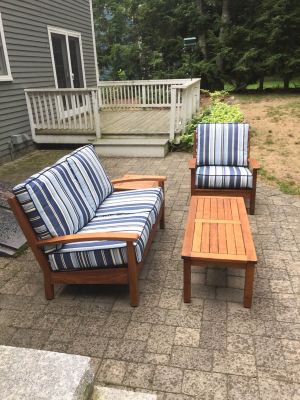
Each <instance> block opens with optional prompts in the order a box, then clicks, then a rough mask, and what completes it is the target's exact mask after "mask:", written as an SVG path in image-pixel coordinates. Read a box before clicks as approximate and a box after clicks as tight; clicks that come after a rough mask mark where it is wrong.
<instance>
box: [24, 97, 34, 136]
mask: <svg viewBox="0 0 300 400" xmlns="http://www.w3.org/2000/svg"><path fill="white" fill-rule="evenodd" d="M25 98H26V104H27V110H28V116H29V123H30V129H31V136H32V140H34V139H35V125H34V121H33V113H32V107H31V101H30V97H29V94H28V93H27V92H26V91H25Z"/></svg>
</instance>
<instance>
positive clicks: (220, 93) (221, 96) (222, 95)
mask: <svg viewBox="0 0 300 400" xmlns="http://www.w3.org/2000/svg"><path fill="white" fill-rule="evenodd" d="M209 96H210V98H211V101H212V103H215V102H217V101H224V100H226V99H227V98H228V97H229V93H228V92H227V91H226V90H217V91H215V92H211V93H209Z"/></svg>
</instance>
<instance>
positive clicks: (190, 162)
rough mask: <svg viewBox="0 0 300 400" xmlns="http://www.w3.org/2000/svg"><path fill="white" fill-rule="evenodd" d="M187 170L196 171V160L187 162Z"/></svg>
mask: <svg viewBox="0 0 300 400" xmlns="http://www.w3.org/2000/svg"><path fill="white" fill-rule="evenodd" d="M189 169H196V158H192V159H191V160H189Z"/></svg>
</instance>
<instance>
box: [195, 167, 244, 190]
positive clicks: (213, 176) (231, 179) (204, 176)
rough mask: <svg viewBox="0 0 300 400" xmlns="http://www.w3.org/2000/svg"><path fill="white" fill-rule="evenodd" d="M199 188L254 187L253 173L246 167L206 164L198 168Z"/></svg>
mask: <svg viewBox="0 0 300 400" xmlns="http://www.w3.org/2000/svg"><path fill="white" fill-rule="evenodd" d="M196 187H197V188H220V189H221V188H222V189H224V188H228V189H242V188H245V189H246V188H252V174H251V171H250V170H249V169H248V168H245V167H227V166H225V167H224V166H215V167H214V166H205V167H198V168H197V169H196Z"/></svg>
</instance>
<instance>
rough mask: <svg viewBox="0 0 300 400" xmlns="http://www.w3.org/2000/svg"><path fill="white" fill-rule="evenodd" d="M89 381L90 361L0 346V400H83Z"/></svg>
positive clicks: (61, 354)
mask: <svg viewBox="0 0 300 400" xmlns="http://www.w3.org/2000/svg"><path fill="white" fill-rule="evenodd" d="M93 380H94V373H93V372H92V367H91V358H90V357H84V356H78V355H74V354H64V353H55V352H51V351H44V350H35V349H24V348H21V347H20V348H18V347H10V346H0V391H1V394H0V397H1V399H22V400H33V399H34V400H39V399H40V400H42V399H47V400H58V399H64V400H87V399H89V398H90V394H91V391H92V385H93Z"/></svg>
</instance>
